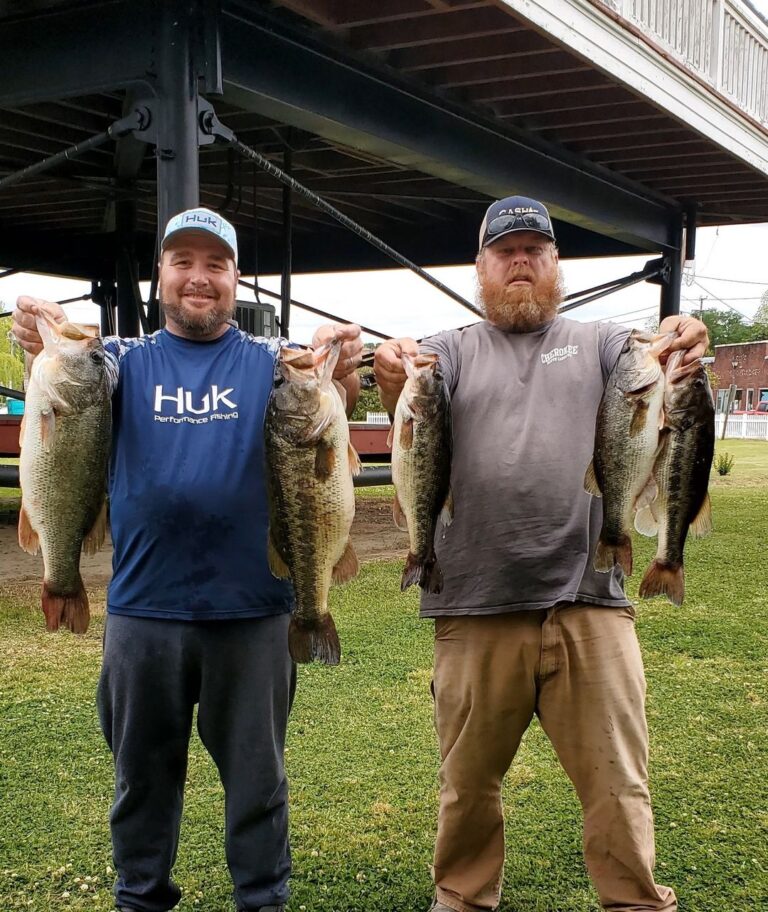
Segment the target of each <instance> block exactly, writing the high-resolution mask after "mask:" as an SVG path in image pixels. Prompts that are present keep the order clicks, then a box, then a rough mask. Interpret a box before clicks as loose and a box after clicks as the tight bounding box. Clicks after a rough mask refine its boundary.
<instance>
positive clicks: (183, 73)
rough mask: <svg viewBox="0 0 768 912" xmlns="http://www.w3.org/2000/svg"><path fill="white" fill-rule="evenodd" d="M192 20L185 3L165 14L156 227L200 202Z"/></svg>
mask: <svg viewBox="0 0 768 912" xmlns="http://www.w3.org/2000/svg"><path fill="white" fill-rule="evenodd" d="M192 25H193V20H192V17H191V16H190V15H189V14H188V10H187V4H185V3H183V2H181V0H166V2H165V3H163V4H161V10H160V36H161V40H160V42H159V60H158V96H157V103H156V106H155V113H156V129H157V133H156V142H157V223H158V227H159V230H160V231H163V230H164V228H165V225H166V224H167V223H168V220H169V219H170V218H171V216H173V215H176V214H177V213H178V212H182V211H183V210H184V209H192V208H194V207H195V206H198V205H199V203H200V172H199V167H198V157H197V150H198V125H197V112H198V94H197V76H196V71H195V68H194V65H193V60H192V47H193V40H192Z"/></svg>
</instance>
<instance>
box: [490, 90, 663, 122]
mask: <svg viewBox="0 0 768 912" xmlns="http://www.w3.org/2000/svg"><path fill="white" fill-rule="evenodd" d="M578 92H579V90H578V89H577V90H576V91H575V92H571V93H569V94H568V95H567V96H566V97H565V99H563V98H561V97H560V96H559V95H552V96H549V95H544V96H541V97H539V98H527V99H521V100H518V99H512V100H508V101H498V102H496V115H497V117H504V118H507V117H536V116H538V115H542V116H544V115H549V114H560V113H573V114H578V113H579V112H580V111H589V110H592V109H595V110H599V109H600V108H605V107H609V106H613V105H627V106H631V105H638V104H639V105H644V106H646V107H647V106H648V102H646V101H643V100H642V99H639V98H635V97H634V96H633V95H630V94H629V93H628V92H627V91H626V90H625V89H622V88H620V87H619V86H606V87H605V90H604V91H602V92H601V93H600V95H598V96H595V94H594V92H593V91H592V89H591V88H590V89H583V90H582V91H581V94H580V95H579V94H578Z"/></svg>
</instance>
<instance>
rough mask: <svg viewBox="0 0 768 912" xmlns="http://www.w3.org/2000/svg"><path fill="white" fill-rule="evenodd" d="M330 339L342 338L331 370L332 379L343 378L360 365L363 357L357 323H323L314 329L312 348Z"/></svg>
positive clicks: (361, 341) (318, 346)
mask: <svg viewBox="0 0 768 912" xmlns="http://www.w3.org/2000/svg"><path fill="white" fill-rule="evenodd" d="M332 339H342V340H343V341H344V344H343V345H342V346H341V351H340V352H339V360H338V361H337V362H336V367H335V369H334V371H333V379H334V380H343V379H344V378H345V377H348V376H349V375H350V374H351V373H352V372H353V371H355V370H357V368H358V367H360V363H361V361H362V359H363V340H362V339H361V338H360V327H359V326H358V325H357V323H325V324H324V325H323V326H320V327H318V328H317V329H316V330H315V334H314V336H312V348H320V346H321V345H325V344H326V342H330V341H331V340H332Z"/></svg>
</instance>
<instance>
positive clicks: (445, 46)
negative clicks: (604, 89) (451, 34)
mask: <svg viewBox="0 0 768 912" xmlns="http://www.w3.org/2000/svg"><path fill="white" fill-rule="evenodd" d="M550 48H554V49H555V50H561V48H559V47H557V46H556V45H553V44H552V42H550V41H549V40H548V39H546V38H545V37H544V36H543V35H537V34H536V33H535V32H530V31H525V30H523V29H516V30H515V31H513V32H512V33H506V34H502V35H486V36H485V37H483V38H464V37H458V38H454V39H451V40H449V41H441V42H440V43H439V44H424V45H420V46H417V47H409V48H398V49H395V50H393V51H390V52H389V54H388V55H387V63H388V64H389V65H390V66H393V67H395V68H396V69H398V70H400V72H403V73H421V72H423V71H425V70H431V69H434V68H435V67H443V66H446V65H449V66H458V65H459V64H468V63H480V62H482V61H486V60H506V59H508V58H509V57H512V56H515V57H521V56H522V57H529V56H532V55H534V54H540V53H541V52H542V51H546V50H548V49H550Z"/></svg>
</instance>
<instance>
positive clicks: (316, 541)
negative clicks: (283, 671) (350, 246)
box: [265, 340, 360, 665]
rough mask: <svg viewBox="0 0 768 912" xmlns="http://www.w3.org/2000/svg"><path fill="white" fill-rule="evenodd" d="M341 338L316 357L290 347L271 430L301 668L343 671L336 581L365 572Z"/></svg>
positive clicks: (283, 573)
mask: <svg viewBox="0 0 768 912" xmlns="http://www.w3.org/2000/svg"><path fill="white" fill-rule="evenodd" d="M341 344H342V343H341V341H340V340H336V341H334V342H331V343H329V344H328V345H327V346H323V347H322V348H321V349H318V351H316V352H312V351H311V350H309V349H290V348H284V349H282V351H281V352H280V365H279V369H280V373H281V376H282V383H278V384H277V385H276V386H275V389H274V391H273V393H272V397H271V399H270V402H269V406H268V408H267V417H266V425H265V434H266V451H267V474H268V481H269V496H270V528H269V541H268V549H269V565H270V569H271V571H272V573H273V574H274V575H275V576H277V577H280V578H284V579H287V578H290V579H291V580H292V581H293V587H294V591H295V595H296V607H295V609H294V612H293V617H292V618H291V623H290V627H289V631H288V648H289V650H290V653H291V657H292V658H293V660H294V661H295V662H311V661H312V660H313V659H318V660H319V661H320V662H324V663H325V664H326V665H338V663H339V659H340V655H341V648H340V645H339V637H338V634H337V632H336V625H335V624H334V622H333V618H332V617H331V615H330V614H329V612H328V592H329V590H330V587H331V582H345V581H346V580H348V579H351V578H352V577H353V576H355V575H356V574H357V572H358V569H359V564H358V560H357V556H356V555H355V552H354V549H353V547H352V543H351V542H350V539H349V533H350V529H351V527H352V520H353V518H354V515H355V491H354V487H353V484H352V475H353V474H357V473H358V472H359V471H360V460H359V459H358V456H357V453H356V452H355V451H354V449H353V448H352V445H351V444H350V442H349V427H348V425H347V418H346V415H345V413H344V406H343V404H342V401H341V397H340V395H339V392H338V390H337V389H336V386H335V385H334V383H333V380H332V375H333V369H334V367H335V365H336V362H337V360H338V357H339V351H340V350H341Z"/></svg>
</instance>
